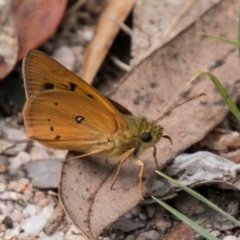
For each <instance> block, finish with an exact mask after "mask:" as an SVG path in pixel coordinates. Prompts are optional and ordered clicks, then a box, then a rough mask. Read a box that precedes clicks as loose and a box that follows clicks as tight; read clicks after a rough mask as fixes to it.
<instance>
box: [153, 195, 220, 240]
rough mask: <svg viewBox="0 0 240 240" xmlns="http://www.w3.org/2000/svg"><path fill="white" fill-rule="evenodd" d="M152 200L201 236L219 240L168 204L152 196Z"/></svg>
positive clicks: (210, 239)
mask: <svg viewBox="0 0 240 240" xmlns="http://www.w3.org/2000/svg"><path fill="white" fill-rule="evenodd" d="M152 198H153V199H154V200H155V201H156V202H157V203H159V204H160V205H161V206H162V207H164V208H165V209H167V210H168V211H169V212H171V213H172V214H173V215H174V216H176V217H177V218H178V219H180V220H181V221H183V222H184V223H185V224H187V225H188V226H189V227H191V228H192V229H193V230H195V231H196V232H198V233H199V234H200V235H202V236H204V237H205V238H206V239H209V240H218V239H217V238H215V237H214V236H213V235H211V234H210V233H209V232H207V231H206V230H205V229H203V228H202V227H201V226H199V225H198V224H197V223H195V222H194V221H192V220H191V219H190V218H188V217H186V216H185V215H183V214H182V213H180V212H179V211H177V210H176V209H174V208H172V207H171V206H169V205H168V204H166V203H165V202H163V201H161V200H159V199H157V198H155V197H153V196H152Z"/></svg>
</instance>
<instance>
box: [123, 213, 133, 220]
mask: <svg viewBox="0 0 240 240" xmlns="http://www.w3.org/2000/svg"><path fill="white" fill-rule="evenodd" d="M124 217H125V218H127V219H130V218H132V213H131V212H127V213H126V214H125V215H124Z"/></svg>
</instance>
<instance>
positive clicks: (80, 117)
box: [75, 116, 84, 123]
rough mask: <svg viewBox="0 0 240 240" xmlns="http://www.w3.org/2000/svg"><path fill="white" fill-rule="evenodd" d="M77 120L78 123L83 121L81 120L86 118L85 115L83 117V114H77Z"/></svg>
mask: <svg viewBox="0 0 240 240" xmlns="http://www.w3.org/2000/svg"><path fill="white" fill-rule="evenodd" d="M75 120H76V122H77V123H81V122H82V121H83V120H84V117H82V116H77V117H76V118H75Z"/></svg>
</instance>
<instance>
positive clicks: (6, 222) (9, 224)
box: [2, 216, 13, 229]
mask: <svg viewBox="0 0 240 240" xmlns="http://www.w3.org/2000/svg"><path fill="white" fill-rule="evenodd" d="M2 223H3V224H4V225H5V226H6V228H7V229H12V228H13V220H12V219H11V218H10V217H9V216H6V217H5V219H4V220H3V222H2Z"/></svg>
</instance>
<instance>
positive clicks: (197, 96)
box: [157, 93, 207, 121]
mask: <svg viewBox="0 0 240 240" xmlns="http://www.w3.org/2000/svg"><path fill="white" fill-rule="evenodd" d="M206 95H207V94H205V93H200V94H197V95H195V96H193V97H191V98H189V99H187V100H186V101H184V102H181V103H179V104H177V105H176V106H174V107H173V108H171V109H170V110H168V111H167V112H165V113H164V114H163V115H162V116H161V117H160V118H158V119H157V121H159V120H161V119H162V118H163V117H165V116H166V115H168V114H169V113H171V112H172V111H173V110H174V109H175V108H178V107H180V106H181V105H183V104H185V103H187V102H190V101H192V100H194V99H197V98H199V97H201V96H206Z"/></svg>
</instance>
